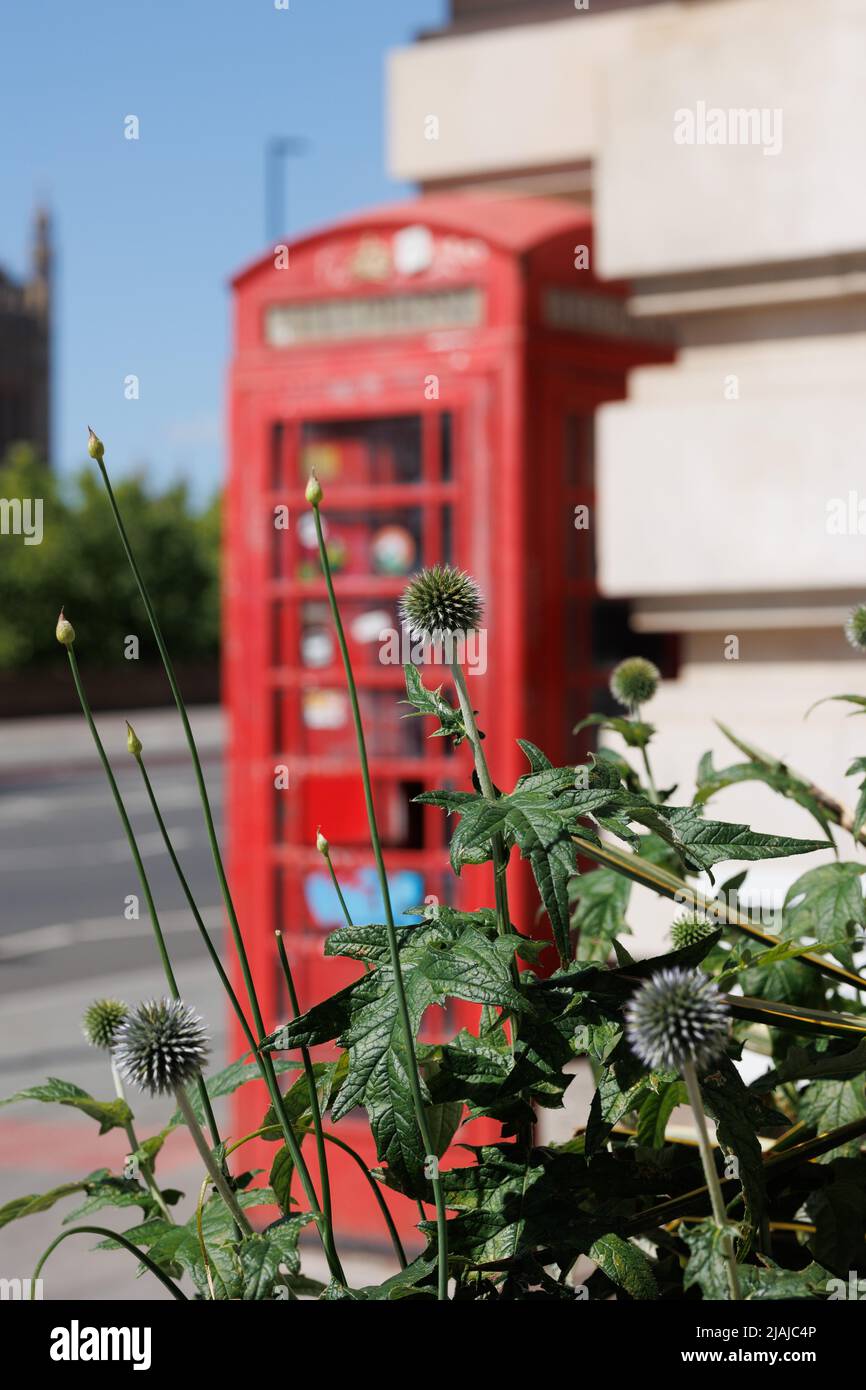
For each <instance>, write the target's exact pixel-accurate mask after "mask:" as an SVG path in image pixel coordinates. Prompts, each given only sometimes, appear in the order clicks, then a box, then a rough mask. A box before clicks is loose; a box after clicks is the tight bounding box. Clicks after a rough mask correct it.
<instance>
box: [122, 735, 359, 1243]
mask: <svg viewBox="0 0 866 1390" xmlns="http://www.w3.org/2000/svg"><path fill="white" fill-rule="evenodd" d="M135 760H136V762H137V763H138V768H139V771H140V773H141V776H142V779H143V781H144V785H145V788H146V790H147V795H148V798H149V800H150V806H151V810H152V811H153V814H154V818H155V820H156V823H157V825H158V826H159V830H160V834H161V835H162V839H163V843H164V845H165V847H166V850H167V851H168V856H169V858H170V859H171V862H172V865H173V866H174V871H175V874H176V875H177V879H178V882H179V883H180V886H181V888H182V890H183V894H184V897H185V898H186V900H187V903H188V905H189V909H190V911H191V912H192V915H193V918H194V919H195V922H196V925H197V927H198V929H199V934H200V936H201V938H202V940H203V941H204V944H205V947H206V949H207V952H208V955H209V956H210V958H211V961H212V962H213V965H214V968H215V970H216V972H217V974H218V975H219V978H220V981H221V983H222V986H223V989H224V990H225V991H226V994H227V995H228V998H229V1002H230V1003H231V1006H232V1008H233V1009H234V1011H235V1015H236V1017H237V1019H238V1021H239V1023H240V1025H241V1028H242V1029H243V1032H244V1035H245V1037H246V1039H247V1042H248V1043H249V1046H250V1050H251V1051H252V1053H253V1056H254V1057H255V1059H256V1063H257V1065H258V1067H259V1070H260V1071H263V1069H262V1063H261V1057H260V1056H259V1054H258V1043H257V1041H256V1038H255V1035H254V1034H253V1031H252V1029H251V1028H250V1026H249V1023H248V1021H247V1017H246V1014H245V1013H244V1009H243V1006H242V1004H241V1001H240V1000H239V998H238V996H237V994H236V992H235V990H234V989H233V987H232V984H231V981H230V980H229V978H228V975H227V974H226V971H225V968H224V966H223V963H222V961H221V960H220V958H219V953H218V951H217V949H216V947H215V946H214V944H213V941H212V939H211V935H210V932H209V931H208V929H207V927H206V926H205V924H204V921H203V920H202V915H201V913H200V912H199V910H198V904H197V903H196V901H195V898H194V896H193V893H192V889H191V888H190V886H189V884H188V882H187V879H186V875H185V874H184V872H183V869H182V868H181V866H180V861H179V860H178V857H177V854H176V852H175V849H174V845H173V844H172V842H171V837H170V835H169V833H168V829H167V827H166V824H165V821H164V819H163V816H162V813H161V811H160V809H159V803H158V801H157V799H156V793H155V792H154V790H153V786H152V784H151V781H150V777H149V776H148V773H147V768H146V767H145V765H144V759H143V757H142V756H141V754H140V753H138V754H135ZM326 1220H327V1223H328V1229H329V1230H331V1220H330V1215H329V1214H327V1215H326ZM328 1239H329V1243H330V1248H331V1252H332V1254H333V1253H335V1252H334V1250H333V1234H331V1235H330V1236H329V1238H328ZM338 1264H339V1261H337V1265H338Z"/></svg>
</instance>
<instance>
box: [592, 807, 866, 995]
mask: <svg viewBox="0 0 866 1390" xmlns="http://www.w3.org/2000/svg"><path fill="white" fill-rule="evenodd" d="M571 838H572V840H573V842H574V844H575V845H576V846H577V848H578V850H579V851H580V853H581V854H582V855H585V857H586V858H587V859H593V860H594V861H595V862H596V863H597V864H604V865H606V866H607V867H609V868H611V869H616V870H617V872H618V873H621V874H624V875H625V877H626V878H630V879H631V880H632V881H633V882H634V883H641V884H643V885H644V886H645V887H646V888H651V889H652V890H653V892H654V893H658V894H660V896H661V897H663V898H671V899H672V900H673V901H675V902H677V903H679V904H681V905H683V906H686V907H690V908H694V909H695V910H696V911H699V912H704V913H706V915H707V917H708V918H710V919H711V920H712V921H716V922H718V923H720V924H724V925H726V926H729V927H734V928H735V929H736V930H737V931H741V932H743V933H744V935H746V936H748V937H751V939H752V940H753V941H759V942H760V943H761V945H762V946H768V947H769V946H779V945H781V942H780V939H779V937H778V936H772V935H771V934H770V933H769V932H764V931H761V930H760V928H758V927H755V926H753V925H752V923H751V922H750V921H749V920H748V919H747V918H746V917H744V916H742V914H741V913H739V912H737V911H736V910H735V909H734V908H732V907H728V905H727V903H725V902H724V901H723V900H722V899H720V898H708V897H707V896H706V895H705V894H704V893H701V892H700V890H699V889H697V888H693V887H692V885H691V884H690V883H687V882H686V880H685V879H684V878H678V877H677V875H676V874H672V873H670V872H669V871H668V870H667V869H664V868H662V867H661V865H659V864H652V863H651V862H650V861H649V860H648V859H644V858H642V856H641V855H639V854H632V853H631V852H630V851H626V850H620V849H617V848H616V847H615V846H614V845H611V844H607V843H605V844H602V843H601V842H600V841H598V840H591V839H589V838H588V836H587V835H572V837H571ZM797 960H798V961H799V962H800V963H801V964H802V965H808V966H809V967H810V968H811V969H813V970H818V971H820V972H821V974H822V975H828V976H829V977H830V978H831V979H834V980H838V981H839V983H840V984H846V985H853V986H854V988H855V989H862V990H866V980H864V979H863V978H862V976H860V975H858V974H857V973H856V971H854V970H846V968H845V967H844V966H842V965H836V964H835V962H833V961H829V960H825V959H824V958H823V957H822V956H816V955H814V954H813V953H812V952H810V951H807V952H804V953H803V954H802V955H799V956H798V957H797Z"/></svg>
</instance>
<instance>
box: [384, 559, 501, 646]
mask: <svg viewBox="0 0 866 1390" xmlns="http://www.w3.org/2000/svg"><path fill="white" fill-rule="evenodd" d="M483 612H484V603H483V600H482V597H481V590H480V589H479V587H478V585H477V584H476V582H475V580H474V579H473V578H472V576H471V575H470V574H466V573H465V571H463V570H459V569H456V568H455V567H454V566H453V565H433V566H431V567H430V568H429V569H425V570H422V571H421V573H420V574H416V576H415V578H414V579H413V580H411V582H410V583H409V585H408V586H407V588H406V590H405V591H404V593H403V597H402V598H401V600H400V617H401V620H402V621H403V622H404V623H405V624H406V626H407V627H408V628H409V629H410V631H411V632H412V634H413V636H415V637H420V638H423V639H424V640H426V641H432V642H435V641H438V640H440V639H441V638H443V637H447V636H448V635H449V634H451V633H467V632H471V631H472V630H473V629H474V628H477V627H478V624H479V623H480V622H481V617H482V614H483Z"/></svg>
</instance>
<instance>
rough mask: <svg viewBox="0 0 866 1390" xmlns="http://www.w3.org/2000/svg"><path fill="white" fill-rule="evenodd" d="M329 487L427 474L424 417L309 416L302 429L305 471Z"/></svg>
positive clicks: (304, 475)
mask: <svg viewBox="0 0 866 1390" xmlns="http://www.w3.org/2000/svg"><path fill="white" fill-rule="evenodd" d="M313 468H315V470H316V474H317V476H318V478H319V480H320V481H321V483H322V485H323V487H327V486H328V484H329V483H332V484H347V485H350V486H356V485H358V484H366V483H417V482H420V480H421V417H420V415H397V416H393V417H391V418H386V419H378V420H340V421H322V422H320V423H317V422H315V421H312V422H308V423H307V424H305V425H304V426H303V427H302V430H301V450H300V457H299V462H298V471H299V476H300V479H301V481H302V482H304V483H306V481H307V479H308V478H309V476H310V471H311V469H313Z"/></svg>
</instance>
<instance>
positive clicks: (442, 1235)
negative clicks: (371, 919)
mask: <svg viewBox="0 0 866 1390" xmlns="http://www.w3.org/2000/svg"><path fill="white" fill-rule="evenodd" d="M313 518H314V520H315V525H316V539H317V541H318V546H319V558H320V560H321V565H322V573H323V574H324V576H325V586H326V588H327V591H328V602H329V604H330V608H331V616H332V618H333V620H334V628H335V630H336V633H337V642H338V644H339V647H340V655H341V656H342V659H343V669H344V671H345V673H346V685H347V687H348V691H349V700H350V703H351V707H352V720H353V722H354V726H355V739H356V742H357V745H358V756H359V758H360V762H361V779H362V782H363V785H364V801H365V804H366V807H367V821H368V824H369V828H370V841H371V844H372V847H373V855H374V858H375V860H376V871H377V873H378V876H379V887H380V889H381V893H382V903H383V906H384V909H385V925H386V930H387V933H388V950H389V954H390V958H391V969H392V972H393V976H394V991H395V993H396V996H397V1010H398V1013H399V1015H400V1024H401V1028H402V1030H403V1040H404V1044H405V1047H406V1059H407V1063H408V1065H407V1071H408V1075H409V1086H410V1089H411V1092H412V1101H413V1104H414V1108H415V1120H416V1123H417V1125H418V1130H419V1132H420V1135H421V1142H422V1144H423V1145H424V1152H425V1154H426V1155H427V1157H428V1158H429V1159H431V1160H432V1161H433V1172H434V1175H435V1176H433V1177H431V1179H430V1184H431V1186H432V1188H433V1200H434V1202H435V1205H436V1238H437V1244H438V1252H437V1254H438V1267H439V1274H438V1296H439V1299H440V1301H444V1300H446V1299H447V1298H448V1218H447V1215H446V1211H445V1196H444V1193H443V1191H442V1184H441V1181H440V1179H439V1165H438V1157H437V1155H436V1153H435V1152H434V1149H433V1143H432V1140H431V1138H430V1128H429V1125H428V1124H427V1116H426V1113H425V1110H424V1095H423V1091H422V1089H421V1072H420V1070H419V1067H418V1058H417V1055H416V1053H415V1038H414V1036H413V1031H412V1020H411V1018H410V1016H409V1005H408V1003H407V1001H406V989H405V986H404V983H403V971H402V968H401V966H400V949H399V946H398V945H397V932H396V929H395V926H394V913H393V910H392V907H391V894H390V892H389V889H388V875H387V873H386V871H385V860H384V856H383V854H382V843H381V840H380V839H379V827H378V824H377V821H376V809H375V806H374V804H373V788H372V783H371V780H370V766H369V763H368V761H367V744H366V740H365V738H364V726H363V724H362V722H361V710H360V706H359V704H358V690H357V687H356V685H355V676H354V673H353V671H352V662H351V659H350V657H349V648H348V646H347V644H346V634H345V632H344V631H343V621H342V618H341V617H340V610H339V607H338V605H337V596H336V594H335V592H334V581H333V578H332V576H331V564H330V561H329V559H328V551H327V547H326V546H325V537H324V535H323V533H322V518H321V516H320V514H319V508H318V506H314V507H313Z"/></svg>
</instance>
